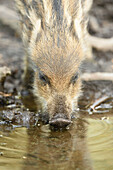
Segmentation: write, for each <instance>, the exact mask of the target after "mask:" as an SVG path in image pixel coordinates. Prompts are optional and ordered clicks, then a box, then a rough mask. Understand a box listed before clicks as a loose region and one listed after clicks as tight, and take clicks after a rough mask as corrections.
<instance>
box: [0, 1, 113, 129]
mask: <svg viewBox="0 0 113 170" xmlns="http://www.w3.org/2000/svg"><path fill="white" fill-rule="evenodd" d="M0 5H5V6H7V7H8V8H11V9H13V7H12V6H13V2H12V1H11V0H1V1H0ZM92 17H93V18H94V19H95V20H96V24H97V27H95V23H93V22H92V21H91V18H92ZM88 29H89V32H90V33H91V34H92V35H95V36H98V37H103V38H110V37H113V0H94V4H93V7H92V9H91V11H90V22H89V26H88ZM23 56H24V49H23V45H22V42H21V39H20V37H19V36H18V35H17V34H16V33H15V31H14V30H13V29H12V28H10V27H9V26H8V25H7V24H5V25H4V24H3V23H2V22H1V21H0V67H3V66H6V67H8V68H10V70H11V75H9V76H7V77H6V79H5V82H4V86H3V88H4V89H2V88H1V89H0V91H2V92H3V93H0V118H1V121H0V123H1V124H4V123H13V124H18V125H24V126H27V125H29V122H31V123H33V124H34V123H37V121H38V115H37V116H33V115H34V112H30V111H29V110H28V109H26V108H25V107H24V106H23V104H22V102H21V97H20V90H21V88H22V75H23V70H24V69H23V68H24V64H23V58H24V57H23ZM84 71H85V72H88V73H91V72H113V52H110V51H108V52H102V51H97V50H96V49H93V59H91V60H86V61H85V62H84V64H83V72H84ZM6 94H8V95H6ZM102 96H108V97H110V99H109V101H108V102H109V108H107V109H110V107H111V110H112V111H113V100H112V97H113V83H112V82H111V81H89V82H85V81H84V82H83V95H82V96H81V99H80V101H79V107H80V109H81V110H84V112H85V111H86V110H87V108H88V107H89V106H90V105H91V104H92V103H93V102H94V101H95V100H97V99H98V98H101V97H102ZM103 107H104V106H103ZM110 113H111V114H112V112H110Z"/></svg>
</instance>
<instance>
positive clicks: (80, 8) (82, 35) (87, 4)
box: [74, 0, 93, 58]
mask: <svg viewBox="0 0 113 170" xmlns="http://www.w3.org/2000/svg"><path fill="white" fill-rule="evenodd" d="M92 3H93V0H78V3H77V8H76V10H77V11H76V16H75V18H74V30H75V33H76V35H77V37H78V39H79V41H80V42H81V45H82V47H83V51H84V53H85V54H86V56H88V58H89V56H91V51H90V48H89V43H88V41H87V22H88V12H89V10H90V8H91V6H92Z"/></svg>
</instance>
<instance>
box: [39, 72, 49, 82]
mask: <svg viewBox="0 0 113 170" xmlns="http://www.w3.org/2000/svg"><path fill="white" fill-rule="evenodd" d="M39 79H40V80H41V82H42V83H43V85H46V84H49V85H50V80H49V78H48V77H47V76H46V75H45V74H43V73H42V72H39Z"/></svg>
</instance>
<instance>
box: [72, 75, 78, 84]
mask: <svg viewBox="0 0 113 170" xmlns="http://www.w3.org/2000/svg"><path fill="white" fill-rule="evenodd" d="M78 77H79V74H78V73H76V74H75V75H73V76H72V78H71V83H72V84H73V85H74V84H75V83H76V81H77V79H78Z"/></svg>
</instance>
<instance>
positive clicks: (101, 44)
mask: <svg viewBox="0 0 113 170" xmlns="http://www.w3.org/2000/svg"><path fill="white" fill-rule="evenodd" d="M88 40H89V43H90V45H91V47H93V48H96V49H98V50H101V51H113V37H112V38H108V39H107V38H106V39H105V38H98V37H94V36H91V35H88Z"/></svg>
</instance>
